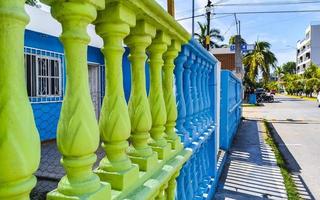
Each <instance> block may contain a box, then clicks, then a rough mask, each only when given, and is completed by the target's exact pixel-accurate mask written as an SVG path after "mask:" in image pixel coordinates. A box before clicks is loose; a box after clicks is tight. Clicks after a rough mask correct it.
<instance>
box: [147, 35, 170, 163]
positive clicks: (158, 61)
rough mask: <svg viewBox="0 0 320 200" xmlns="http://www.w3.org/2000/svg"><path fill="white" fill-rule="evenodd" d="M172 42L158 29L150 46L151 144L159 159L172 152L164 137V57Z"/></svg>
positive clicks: (165, 119)
mask: <svg viewBox="0 0 320 200" xmlns="http://www.w3.org/2000/svg"><path fill="white" fill-rule="evenodd" d="M170 44H171V39H170V37H169V36H168V35H167V34H165V33H164V32H162V31H158V32H157V35H156V37H155V39H154V40H153V41H152V44H151V45H150V46H149V48H148V51H149V52H150V91H149V104H150V109H151V115H152V128H151V130H150V133H151V137H152V142H150V145H151V146H152V147H153V150H154V151H156V152H157V153H158V156H159V159H164V160H165V159H166V158H167V157H168V156H169V154H170V150H171V144H168V143H167V140H166V139H165V138H164V135H165V134H164V131H165V124H166V121H167V112H166V105H165V102H164V97H163V90H162V67H163V63H164V62H163V58H162V57H163V54H164V53H165V52H166V51H167V46H168V45H170Z"/></svg>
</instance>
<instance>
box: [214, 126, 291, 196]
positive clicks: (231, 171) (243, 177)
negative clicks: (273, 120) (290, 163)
mask: <svg viewBox="0 0 320 200" xmlns="http://www.w3.org/2000/svg"><path fill="white" fill-rule="evenodd" d="M260 123H261V122H259V121H252V120H244V121H243V122H242V124H241V126H240V128H239V130H238V133H237V135H236V137H235V140H234V142H233V145H232V148H231V149H230V151H229V155H228V159H227V162H226V166H225V169H224V172H223V174H222V176H221V178H220V181H219V185H218V190H217V193H216V196H215V199H218V200H219V199H239V200H247V199H269V198H271V199H286V198H287V195H286V190H285V186H284V182H283V178H282V175H281V172H280V169H279V167H278V166H277V164H276V159H275V156H274V153H273V152H272V149H271V148H270V147H269V146H268V145H266V144H265V142H264V138H263V134H262V133H263V132H262V129H261V126H260Z"/></svg>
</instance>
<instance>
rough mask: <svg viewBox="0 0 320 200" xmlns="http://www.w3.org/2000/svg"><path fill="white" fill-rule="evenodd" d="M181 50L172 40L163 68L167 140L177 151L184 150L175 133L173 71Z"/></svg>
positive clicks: (175, 106)
mask: <svg viewBox="0 0 320 200" xmlns="http://www.w3.org/2000/svg"><path fill="white" fill-rule="evenodd" d="M180 49H181V44H180V43H179V42H178V41H176V40H172V42H171V45H170V46H169V48H168V50H167V52H166V53H165V54H164V56H163V58H164V67H163V74H162V76H163V91H164V99H165V103H166V111H167V123H166V130H165V132H166V138H167V140H168V141H169V142H170V143H171V145H172V148H173V149H175V150H178V151H179V150H180V149H182V148H183V145H182V143H181V140H180V137H179V136H178V135H177V133H176V131H175V126H176V120H177V116H178V112H177V104H176V97H175V94H174V91H173V89H174V88H173V70H174V67H175V65H174V60H175V59H176V57H177V56H178V53H179V51H180Z"/></svg>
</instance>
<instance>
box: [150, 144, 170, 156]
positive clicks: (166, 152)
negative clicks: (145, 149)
mask: <svg viewBox="0 0 320 200" xmlns="http://www.w3.org/2000/svg"><path fill="white" fill-rule="evenodd" d="M152 149H153V151H155V152H157V153H158V158H159V160H168V159H169V158H170V156H171V154H172V152H171V144H170V143H168V144H167V145H166V146H164V147H157V146H152Z"/></svg>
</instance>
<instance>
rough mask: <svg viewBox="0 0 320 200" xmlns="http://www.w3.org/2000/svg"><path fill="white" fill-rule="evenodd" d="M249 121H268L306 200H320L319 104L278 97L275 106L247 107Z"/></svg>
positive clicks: (246, 112) (271, 104)
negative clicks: (263, 119)
mask: <svg viewBox="0 0 320 200" xmlns="http://www.w3.org/2000/svg"><path fill="white" fill-rule="evenodd" d="M243 115H244V116H245V118H246V119H254V120H256V119H262V118H265V119H267V120H268V121H269V122H271V124H272V126H273V127H274V130H275V132H274V135H275V136H276V138H277V142H278V144H279V147H280V151H281V152H282V153H283V155H284V157H285V160H286V162H287V163H288V167H289V169H290V170H291V172H292V173H293V174H295V176H294V180H295V182H296V185H297V189H298V191H299V193H300V195H301V197H302V198H303V199H320V178H319V177H320V156H319V152H320V145H319V144H320V134H319V133H320V131H319V130H320V109H319V108H318V105H317V102H315V101H306V100H302V99H297V98H292V97H287V96H283V95H277V96H276V97H275V103H265V104H264V106H261V107H260V106H259V107H247V108H245V109H244V112H243Z"/></svg>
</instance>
